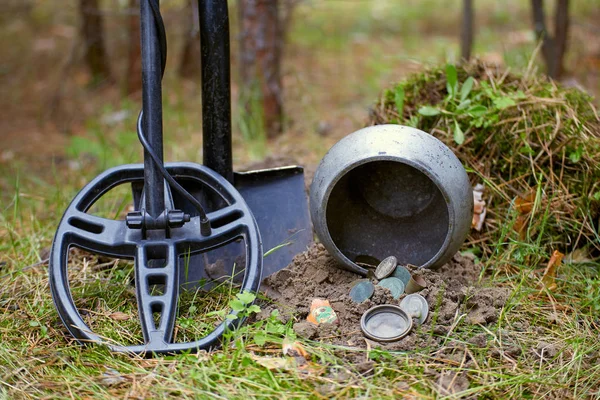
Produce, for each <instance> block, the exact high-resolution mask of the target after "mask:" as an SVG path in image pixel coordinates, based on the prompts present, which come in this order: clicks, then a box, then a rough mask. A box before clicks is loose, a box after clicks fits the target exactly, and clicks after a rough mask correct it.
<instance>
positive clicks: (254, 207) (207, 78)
mask: <svg viewBox="0 0 600 400" xmlns="http://www.w3.org/2000/svg"><path fill="white" fill-rule="evenodd" d="M198 12H199V16H200V41H201V61H202V130H203V154H204V160H203V164H204V165H205V166H206V167H208V168H210V169H212V170H214V171H215V172H217V173H218V174H220V175H221V176H223V177H224V178H226V179H227V180H228V181H229V182H231V183H233V185H234V186H235V188H236V189H237V190H238V191H239V192H240V194H241V195H242V197H243V198H244V200H245V201H246V204H248V206H249V208H250V210H251V211H252V214H254V218H255V219H256V222H257V223H258V227H259V231H260V235H261V237H262V244H263V249H264V251H265V254H266V256H265V259H264V260H263V278H264V277H267V276H269V275H272V274H273V273H275V272H277V271H279V270H281V269H283V268H285V267H286V266H287V265H289V264H290V262H291V261H292V259H293V258H294V256H295V255H296V254H298V253H301V252H303V251H305V250H306V248H307V246H308V245H309V244H310V243H311V242H312V240H313V234H312V228H311V225H310V216H309V212H308V199H307V194H306V190H305V186H304V170H303V168H302V167H299V166H286V167H280V168H273V169H264V170H258V171H250V172H233V161H232V160H233V158H232V148H231V88H230V61H229V15H228V8H227V2H226V1H223V0H200V1H198ZM194 185H195V184H194V183H193V182H190V183H188V184H187V185H184V186H185V187H186V189H187V190H188V191H190V193H192V194H193V195H194V196H195V197H196V198H198V199H199V200H201V201H202V202H204V203H206V204H208V205H209V206H208V208H209V209H210V203H211V202H213V201H215V199H207V198H204V197H205V195H204V192H206V191H204V190H202V188H201V187H198V186H197V184H196V186H194ZM174 196H176V194H174ZM176 202H180V203H182V204H183V205H182V208H183V210H184V211H185V212H188V213H190V214H191V215H192V216H193V215H196V213H195V209H194V208H193V207H192V206H191V204H190V203H187V205H186V204H185V203H186V201H185V199H178V200H177V199H176ZM243 254H244V246H243V243H239V242H233V243H230V244H228V245H227V246H224V247H221V248H219V249H216V250H213V251H211V252H209V253H205V254H200V255H193V256H190V257H189V260H184V262H185V263H186V265H185V268H181V270H182V274H183V276H181V280H180V282H185V285H186V286H187V287H202V286H204V285H206V284H207V283H208V282H209V281H220V280H226V279H231V277H232V276H239V277H242V276H243V271H241V270H236V269H235V268H236V267H238V268H239V266H240V265H244V260H243ZM234 281H235V279H234ZM208 285H210V283H208Z"/></svg>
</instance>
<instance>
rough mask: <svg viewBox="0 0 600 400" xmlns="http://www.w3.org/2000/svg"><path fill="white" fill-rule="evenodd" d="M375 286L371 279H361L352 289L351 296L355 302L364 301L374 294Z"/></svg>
mask: <svg viewBox="0 0 600 400" xmlns="http://www.w3.org/2000/svg"><path fill="white" fill-rule="evenodd" d="M374 292H375V286H374V285H373V284H372V283H371V282H370V281H365V280H360V281H358V283H356V284H355V285H354V286H353V287H352V289H350V298H351V299H352V301H353V302H355V303H362V302H363V301H367V300H368V299H370V298H371V296H373V293H374Z"/></svg>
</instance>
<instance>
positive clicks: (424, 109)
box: [419, 106, 440, 117]
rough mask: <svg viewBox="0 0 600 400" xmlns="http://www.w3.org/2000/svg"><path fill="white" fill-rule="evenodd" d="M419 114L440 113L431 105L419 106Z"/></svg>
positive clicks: (431, 114)
mask: <svg viewBox="0 0 600 400" xmlns="http://www.w3.org/2000/svg"><path fill="white" fill-rule="evenodd" d="M419 114H421V115H424V116H426V117H433V116H435V115H439V114H440V110H438V109H437V108H435V107H431V106H424V107H421V108H419Z"/></svg>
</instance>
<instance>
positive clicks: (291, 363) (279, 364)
mask: <svg viewBox="0 0 600 400" xmlns="http://www.w3.org/2000/svg"><path fill="white" fill-rule="evenodd" d="M250 357H251V358H252V360H254V361H255V362H256V363H257V364H258V365H262V366H263V367H265V368H267V369H269V370H274V369H283V370H288V369H294V368H296V361H295V360H294V359H293V358H283V357H266V356H258V355H256V354H251V355H250Z"/></svg>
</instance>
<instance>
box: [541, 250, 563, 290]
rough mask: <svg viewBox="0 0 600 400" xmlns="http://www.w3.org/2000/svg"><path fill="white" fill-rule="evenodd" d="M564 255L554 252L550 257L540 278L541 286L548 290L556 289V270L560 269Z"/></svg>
mask: <svg viewBox="0 0 600 400" xmlns="http://www.w3.org/2000/svg"><path fill="white" fill-rule="evenodd" d="M564 256H565V255H564V254H563V253H561V252H560V251H558V250H554V252H553V253H552V257H550V260H549V261H548V266H547V267H546V269H545V270H544V275H543V276H542V284H543V285H544V287H545V288H546V289H548V290H554V289H556V270H557V269H558V267H560V264H561V262H562V259H563V257H564Z"/></svg>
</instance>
